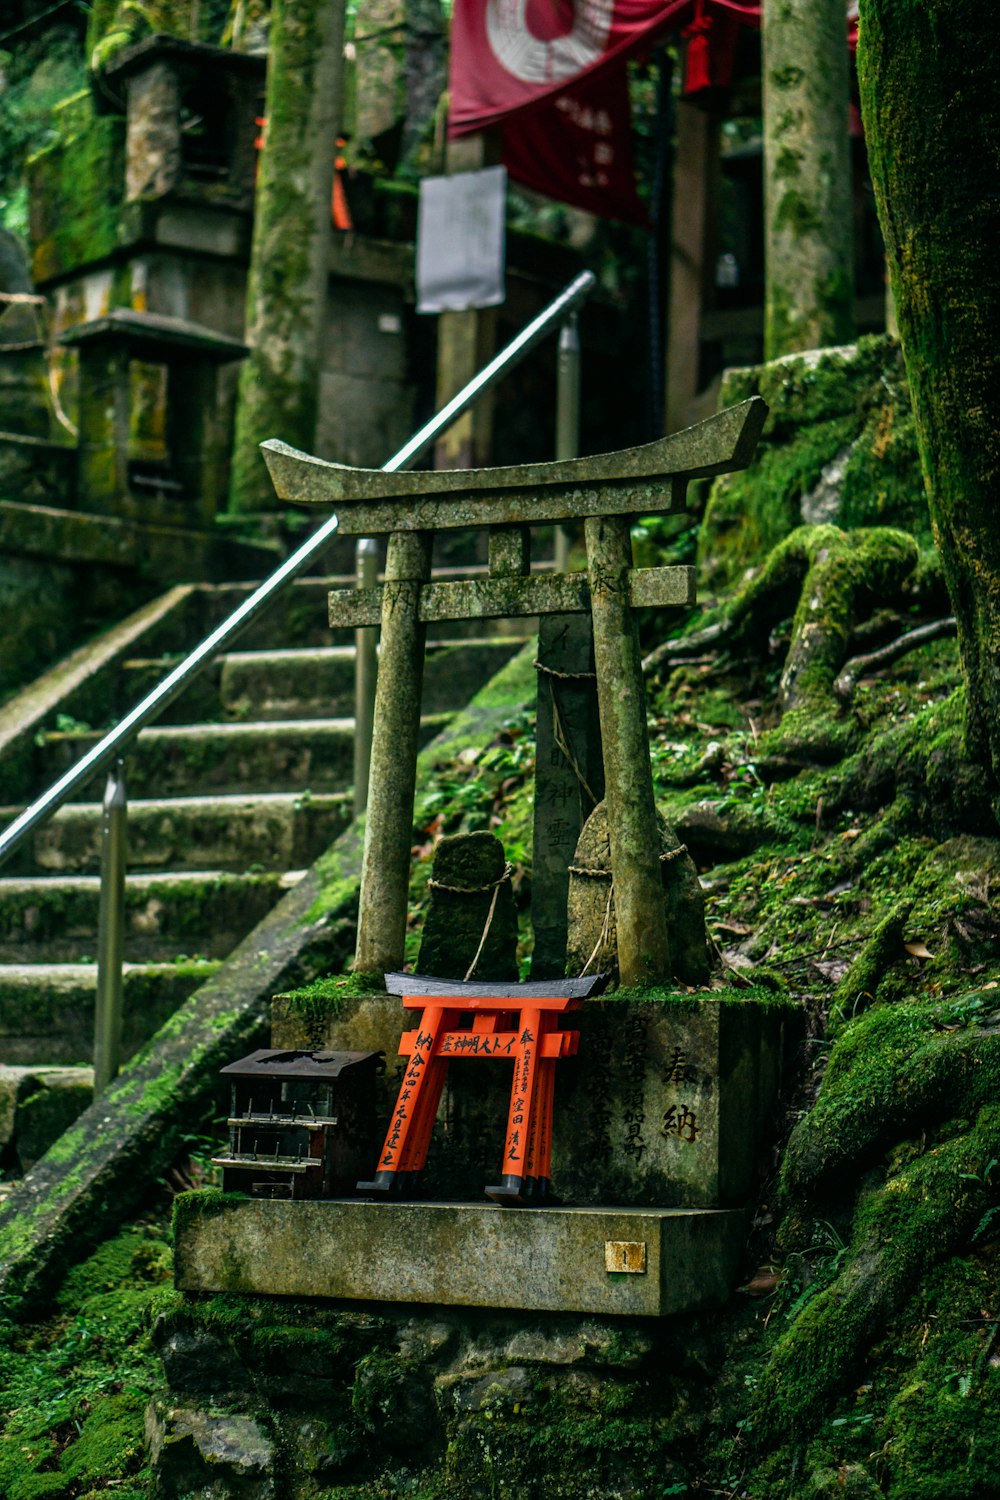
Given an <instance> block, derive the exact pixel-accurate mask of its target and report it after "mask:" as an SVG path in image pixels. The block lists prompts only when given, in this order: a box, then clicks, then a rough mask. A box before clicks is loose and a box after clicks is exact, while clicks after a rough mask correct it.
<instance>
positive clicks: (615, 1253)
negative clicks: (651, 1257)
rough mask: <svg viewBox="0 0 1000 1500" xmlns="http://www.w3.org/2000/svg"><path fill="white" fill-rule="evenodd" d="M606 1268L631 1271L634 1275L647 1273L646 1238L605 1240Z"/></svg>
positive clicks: (608, 1269) (607, 1269)
mask: <svg viewBox="0 0 1000 1500" xmlns="http://www.w3.org/2000/svg"><path fill="white" fill-rule="evenodd" d="M604 1269H605V1270H606V1271H630V1272H631V1273H632V1274H633V1275H634V1276H644V1275H645V1274H646V1241H645V1240H605V1241H604Z"/></svg>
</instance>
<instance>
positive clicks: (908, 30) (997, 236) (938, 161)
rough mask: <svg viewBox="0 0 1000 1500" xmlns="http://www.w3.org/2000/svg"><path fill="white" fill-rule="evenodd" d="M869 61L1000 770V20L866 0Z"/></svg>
mask: <svg viewBox="0 0 1000 1500" xmlns="http://www.w3.org/2000/svg"><path fill="white" fill-rule="evenodd" d="M858 63H859V72H860V76H861V101H862V109H863V112H864V120H865V131H866V135H867V138H868V153H869V160H870V163H871V172H872V180H873V182H874V184H875V195H876V202H877V205H878V214H879V219H880V221H881V225H882V232H883V234H884V236H885V241H886V254H887V257H888V262H889V275H890V279H891V283H892V291H893V296H894V298H895V303H896V313H897V318H898V321H899V333H900V338H901V340H902V344H903V353H904V356H905V359H906V372H907V376H908V378H909V382H910V390H911V394H912V398H913V407H914V414H915V418H916V425H917V436H918V443H919V447H920V456H921V462H922V465H923V470H924V480H925V483H926V486H927V493H928V500H929V504H930V510H931V517H932V520H933V523H934V531H935V536H936V538H937V542H938V546H939V548H940V551H941V557H942V561H943V563H944V568H945V575H946V578H947V582H948V589H949V592H950V594H951V598H952V604H953V607H954V611H955V616H956V618H957V620H958V635H959V646H960V650H961V654H962V664H963V667H964V670H965V675H966V678H967V681H968V689H969V690H968V694H967V703H968V709H967V722H966V739H967V748H968V751H969V754H970V755H971V756H972V757H973V758H974V759H975V760H978V761H980V762H981V763H982V764H984V765H986V766H988V767H992V772H993V775H994V778H998V777H1000V525H998V516H997V502H998V498H1000V491H998V485H1000V343H998V340H997V328H998V327H1000V273H998V270H997V246H998V244H1000V194H998V191H997V175H998V170H1000V110H998V107H997V86H998V83H997V80H998V78H1000V30H998V28H997V23H996V14H995V12H994V11H993V9H992V7H989V6H978V5H969V4H967V3H965V0H862V6H861V27H860V41H859V46H858Z"/></svg>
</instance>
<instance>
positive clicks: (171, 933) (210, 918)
mask: <svg viewBox="0 0 1000 1500" xmlns="http://www.w3.org/2000/svg"><path fill="white" fill-rule="evenodd" d="M287 883H288V877H286V876H283V875H281V874H279V873H278V872H276V871H269V872H265V873H264V874H254V875H234V874H231V873H228V872H226V871H218V870H200V871H199V870H189V871H185V872H184V873H182V874H172V873H160V872H159V871H157V872H154V873H151V874H145V875H129V876H127V877H126V881H125V953H126V956H127V957H128V959H129V960H130V961H132V962H136V961H142V960H150V961H156V960H159V961H160V962H163V961H169V960H170V959H171V958H176V956H177V954H178V953H183V952H188V953H190V952H192V951H193V950H195V949H197V948H204V949H206V950H207V951H206V952H205V953H204V955H203V956H204V957H207V958H221V957H222V956H223V955H224V954H225V953H227V952H228V951H229V950H230V949H231V948H233V947H235V945H236V944H237V943H238V942H239V941H240V939H241V938H243V937H245V936H246V934H247V933H248V932H249V930H250V928H251V927H253V926H255V925H256V923H258V922H259V921H261V920H262V918H263V917H264V915H265V913H266V912H268V911H269V910H270V909H271V907H272V906H273V905H274V902H275V900H276V899H277V898H278V894H279V892H280V891H281V890H282V889H283V888H284V886H285V884H287ZM99 893H100V876H99V875H60V876H55V877H53V876H44V875H39V876H35V875H32V876H22V877H20V878H18V879H12V880H4V879H0V960H3V961H5V962H14V963H30V962H31V960H32V958H34V957H46V958H48V959H49V960H50V961H52V962H67V963H72V962H74V961H77V960H79V959H80V958H82V957H83V956H84V955H85V954H91V955H92V954H93V953H94V952H95V951H96V943H97V909H98V899H99Z"/></svg>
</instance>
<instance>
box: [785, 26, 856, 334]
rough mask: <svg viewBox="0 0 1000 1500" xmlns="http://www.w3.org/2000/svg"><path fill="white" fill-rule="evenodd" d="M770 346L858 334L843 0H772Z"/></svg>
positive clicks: (845, 27) (845, 29) (845, 31)
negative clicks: (855, 309)
mask: <svg viewBox="0 0 1000 1500" xmlns="http://www.w3.org/2000/svg"><path fill="white" fill-rule="evenodd" d="M763 22H764V65H763V72H764V212H765V224H766V229H765V236H766V242H765V268H766V278H767V284H766V290H765V312H764V354H765V358H767V359H776V358H777V357H778V356H779V355H781V354H791V353H793V352H795V351H796V350H800V349H817V348H820V347H822V346H823V345H824V344H843V343H846V342H848V341H849V340H850V339H851V338H852V337H853V335H854V272H853V252H852V234H851V156H850V139H849V136H848V100H849V92H848V76H849V75H848V55H847V20H846V13H845V8H844V0H764V8H763Z"/></svg>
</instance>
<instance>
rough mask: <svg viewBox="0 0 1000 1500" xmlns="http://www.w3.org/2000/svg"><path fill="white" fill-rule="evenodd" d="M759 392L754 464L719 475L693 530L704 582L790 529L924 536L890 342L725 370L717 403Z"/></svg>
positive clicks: (763, 551)
mask: <svg viewBox="0 0 1000 1500" xmlns="http://www.w3.org/2000/svg"><path fill="white" fill-rule="evenodd" d="M752 395H761V396H763V397H764V399H765V401H766V402H767V404H768V406H769V408H770V415H769V416H768V419H767V424H766V426H765V428H764V434H763V437H762V438H761V441H760V444H759V446H758V449H757V455H756V458H755V460H754V463H753V464H752V466H751V467H750V468H749V469H747V470H745V471H744V472H742V473H739V474H724V475H722V476H721V477H720V478H719V479H717V480H715V482H714V484H713V486H712V490H711V493H710V496H709V500H708V505H707V508H706V511H705V516H704V520H703V522H702V526H701V529H700V532H699V537H698V571H699V578H700V580H701V582H702V584H703V586H705V587H707V588H709V589H711V590H713V591H714V592H717V593H721V592H724V591H727V590H729V589H731V588H732V587H733V585H734V584H737V583H739V582H740V580H741V579H742V578H743V576H744V574H745V572H746V570H747V569H748V568H752V567H755V566H757V565H758V564H760V563H762V562H763V561H764V559H765V557H766V556H767V554H768V553H769V552H770V550H771V548H772V547H774V546H775V545H776V544H777V543H779V542H780V541H782V540H783V539H784V538H785V537H786V536H787V535H788V534H789V533H790V532H791V531H793V530H794V529H795V527H796V526H799V525H801V524H802V523H806V524H813V525H816V524H835V525H838V526H840V527H841V528H854V527H864V526H894V527H899V528H901V529H903V530H905V531H908V532H909V533H910V535H911V536H913V537H914V538H915V539H916V541H917V542H918V544H919V545H921V546H924V547H929V546H930V545H931V541H932V538H931V527H930V519H929V517H928V513H927V503H926V500H925V497H924V493H923V486H922V483H921V479H920V467H919V459H918V455H917V447H916V437H915V434H914V429H913V416H912V412H911V409H910V400H909V393H908V390H907V386H906V378H905V374H904V370H903V362H902V356H901V354H900V352H899V347H898V345H897V344H896V343H895V342H894V341H893V340H892V339H890V338H887V337H868V338H863V339H860V340H859V341H858V343H857V344H850V345H846V346H844V347H842V348H834V349H822V350H815V351H813V352H811V353H809V354H800V355H789V356H786V357H785V358H783V359H777V360H774V361H772V362H771V363H769V364H766V365H759V366H750V367H747V368H744V369H738V370H730V371H729V372H728V373H727V375H726V378H725V381H724V383H723V388H722V392H721V394H720V398H719V400H720V405H721V406H729V405H730V404H732V403H733V402H736V401H742V400H745V399H746V398H747V397H748V396H752Z"/></svg>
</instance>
